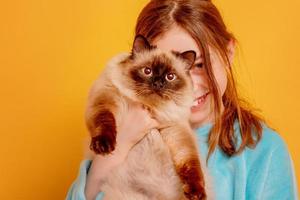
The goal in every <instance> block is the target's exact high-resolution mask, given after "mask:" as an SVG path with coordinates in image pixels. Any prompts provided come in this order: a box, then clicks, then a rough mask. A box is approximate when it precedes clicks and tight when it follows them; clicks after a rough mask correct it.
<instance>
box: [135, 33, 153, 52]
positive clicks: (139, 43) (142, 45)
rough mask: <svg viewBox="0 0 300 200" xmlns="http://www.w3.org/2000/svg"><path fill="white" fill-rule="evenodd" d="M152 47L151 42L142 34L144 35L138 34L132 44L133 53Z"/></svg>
mask: <svg viewBox="0 0 300 200" xmlns="http://www.w3.org/2000/svg"><path fill="white" fill-rule="evenodd" d="M151 48H152V47H151V45H150V44H149V42H148V40H147V39H146V38H145V37H144V36H142V35H137V36H136V37H135V38H134V42H133V46H132V54H133V55H134V54H136V53H139V52H142V51H145V50H150V49H151Z"/></svg>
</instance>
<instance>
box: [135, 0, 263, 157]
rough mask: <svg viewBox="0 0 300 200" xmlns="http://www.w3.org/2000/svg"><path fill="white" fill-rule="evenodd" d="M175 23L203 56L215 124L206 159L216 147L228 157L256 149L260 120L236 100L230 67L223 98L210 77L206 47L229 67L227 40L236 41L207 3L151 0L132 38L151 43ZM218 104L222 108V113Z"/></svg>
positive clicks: (213, 7) (200, 0)
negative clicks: (237, 130)
mask: <svg viewBox="0 0 300 200" xmlns="http://www.w3.org/2000/svg"><path fill="white" fill-rule="evenodd" d="M174 24H175V25H177V26H179V27H181V28H183V29H184V30H186V31H187V32H188V33H189V34H190V36H191V37H192V38H193V39H194V40H195V41H196V43H197V45H198V47H199V49H200V51H201V52H202V54H203V60H204V66H205V67H204V69H205V71H206V75H207V77H208V84H209V87H210V91H211V92H212V94H213V99H214V101H213V105H214V114H215V123H214V125H213V127H212V129H211V131H210V134H209V138H208V143H209V152H208V157H207V158H209V156H210V155H211V153H212V152H213V151H214V150H215V148H216V146H219V147H220V148H221V149H222V150H223V152H224V153H226V154H227V155H228V156H232V155H234V154H237V153H239V152H241V151H242V150H243V149H245V147H246V146H248V147H252V148H253V147H255V145H256V144H257V142H258V141H259V140H260V139H261V135H262V122H263V119H262V118H261V117H259V116H258V115H257V114H255V113H254V112H253V109H251V108H250V106H249V105H248V104H246V103H245V101H242V100H241V99H240V98H239V96H238V93H237V89H236V86H235V80H234V76H233V72H232V69H231V67H226V71H227V79H228V83H227V87H226V90H225V93H224V95H223V96H222V98H220V94H219V92H218V85H217V82H216V79H215V77H214V74H213V70H212V66H211V62H210V55H209V46H210V47H213V48H214V49H215V50H217V52H218V53H219V54H220V57H221V59H223V61H224V63H226V64H228V66H230V61H229V57H228V50H227V47H228V45H229V42H230V41H234V42H235V41H236V39H235V38H234V36H233V35H232V34H231V33H230V32H229V31H228V30H227V28H226V26H225V24H224V22H223V19H222V16H221V15H220V13H219V11H218V9H217V8H216V7H215V5H214V4H213V3H212V2H211V1H210V0H152V1H150V2H149V3H148V4H147V5H146V6H145V7H144V9H143V10H142V12H141V13H140V15H139V17H138V20H137V24H136V29H135V35H139V34H141V35H143V36H144V37H146V38H147V39H148V41H150V42H152V41H154V39H156V38H157V37H159V36H160V35H162V34H164V33H165V32H167V31H168V30H169V29H170V27H171V26H172V25H174ZM219 99H222V102H221V101H220V100H219ZM221 103H223V105H224V110H223V113H221ZM236 120H238V122H239V125H240V133H241V145H240V146H239V147H237V144H236V139H235V136H234V122H235V121H236Z"/></svg>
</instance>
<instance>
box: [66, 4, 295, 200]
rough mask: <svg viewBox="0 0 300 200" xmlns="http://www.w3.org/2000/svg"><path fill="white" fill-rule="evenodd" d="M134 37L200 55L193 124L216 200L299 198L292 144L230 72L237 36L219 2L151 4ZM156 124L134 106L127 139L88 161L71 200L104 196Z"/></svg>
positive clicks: (126, 127)
mask: <svg viewBox="0 0 300 200" xmlns="http://www.w3.org/2000/svg"><path fill="white" fill-rule="evenodd" d="M135 33H136V35H138V34H141V35H143V36H145V37H146V38H147V39H148V41H150V43H151V44H153V45H156V46H157V48H161V49H163V50H170V51H171V50H173V51H177V52H184V51H188V50H194V51H195V52H196V53H197V59H196V62H195V65H194V67H193V68H192V69H191V70H190V74H191V77H192V81H193V84H194V98H195V102H194V105H193V106H192V107H191V116H190V122H191V124H192V126H193V128H194V129H195V132H196V134H197V139H198V143H199V149H200V153H201V155H202V156H203V157H206V158H207V166H208V169H209V172H210V174H211V176H212V178H213V184H214V190H215V191H214V192H215V196H216V199H222V200H224V199H225V200H226V199H228V200H229V199H235V200H242V199H247V200H248V199H267V200H268V199H270V200H271V199H272V200H274V199H291V200H292V199H297V193H296V183H295V175H294V171H293V167H292V162H291V159H290V155H289V153H288V150H287V147H286V145H285V143H284V142H283V141H282V139H281V138H280V137H279V135H278V134H277V133H276V132H274V131H273V130H272V129H270V128H268V127H267V125H266V124H265V123H264V121H263V119H261V118H260V117H259V116H258V115H256V114H254V113H253V109H251V108H250V107H249V106H248V105H247V104H245V102H244V101H241V99H240V98H239V96H238V94H237V91H236V87H235V80H234V77H233V74H232V68H231V67H232V66H231V64H232V61H233V57H234V46H235V38H234V36H233V35H232V34H231V33H229V32H228V30H227V28H226V26H225V24H224V22H223V20H222V17H221V15H220V13H219V11H218V10H217V8H216V7H215V6H214V4H213V3H212V2H211V1H210V0H152V1H151V2H149V3H148V4H147V5H146V6H145V7H144V9H143V10H142V12H141V13H140V15H139V18H138V21H137V24H136V32H135ZM131 124H136V125H135V126H134V127H133V126H131ZM156 126H157V122H156V121H154V119H152V118H151V117H150V116H149V114H148V113H147V111H146V110H144V109H143V108H142V106H140V105H137V104H133V105H132V106H131V109H130V111H129V113H128V116H127V117H126V118H125V119H124V121H123V122H122V124H121V126H120V129H119V130H120V131H121V132H122V131H124V132H125V131H126V134H118V136H123V135H126V137H122V138H121V137H119V138H117V147H116V149H115V151H114V152H113V154H111V155H108V156H101V155H97V156H96V157H95V158H94V159H93V161H90V160H85V161H83V162H82V164H81V167H80V173H79V176H78V178H77V180H76V181H75V182H74V183H73V185H72V186H71V188H70V190H69V193H68V196H67V199H82V200H83V199H88V200H90V199H95V198H96V199H101V198H102V196H103V193H102V192H101V188H100V187H99V185H100V184H101V180H102V179H103V178H104V177H105V175H106V174H108V173H109V171H110V170H111V169H113V168H114V167H116V166H117V165H118V164H120V163H121V162H122V161H123V160H124V159H125V158H126V155H127V153H128V152H129V151H130V149H131V147H132V146H134V145H135V144H136V143H137V142H138V141H139V140H140V139H141V138H143V136H144V133H145V132H147V131H149V130H150V129H152V128H155V127H156Z"/></svg>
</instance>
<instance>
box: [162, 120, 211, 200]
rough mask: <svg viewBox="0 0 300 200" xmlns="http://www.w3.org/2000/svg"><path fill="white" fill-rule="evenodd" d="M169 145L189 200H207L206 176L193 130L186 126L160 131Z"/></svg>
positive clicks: (174, 126) (170, 127) (171, 127)
mask: <svg viewBox="0 0 300 200" xmlns="http://www.w3.org/2000/svg"><path fill="white" fill-rule="evenodd" d="M160 132H161V135H162V137H163V139H164V142H165V143H166V144H167V145H168V147H169V150H170V153H171V156H172V159H173V162H174V165H175V170H176V172H177V174H178V176H179V177H180V179H181V181H182V184H183V192H184V194H185V196H186V197H187V199H189V200H205V199H206V192H205V185H204V175H203V172H202V169H201V165H200V160H199V155H198V151H197V146H196V141H195V138H194V136H193V132H192V130H191V129H190V128H189V127H188V126H185V125H178V124H176V125H173V126H169V127H167V128H163V129H161V130H160Z"/></svg>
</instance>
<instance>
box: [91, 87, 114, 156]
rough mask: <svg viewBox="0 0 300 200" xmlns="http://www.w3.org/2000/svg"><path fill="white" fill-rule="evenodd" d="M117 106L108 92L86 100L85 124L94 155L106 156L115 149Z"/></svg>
mask: <svg viewBox="0 0 300 200" xmlns="http://www.w3.org/2000/svg"><path fill="white" fill-rule="evenodd" d="M116 110H117V105H116V103H115V101H114V97H113V96H112V95H110V93H109V92H102V93H101V94H98V95H97V96H96V95H95V96H93V97H90V98H89V99H88V107H87V109H86V124H87V127H88V130H89V132H90V134H91V143H90V149H91V150H92V151H94V152H95V153H96V154H103V155H104V154H108V153H111V152H112V151H113V150H114V149H115V145H116V136H117V124H116V116H115V114H114V113H116Z"/></svg>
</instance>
